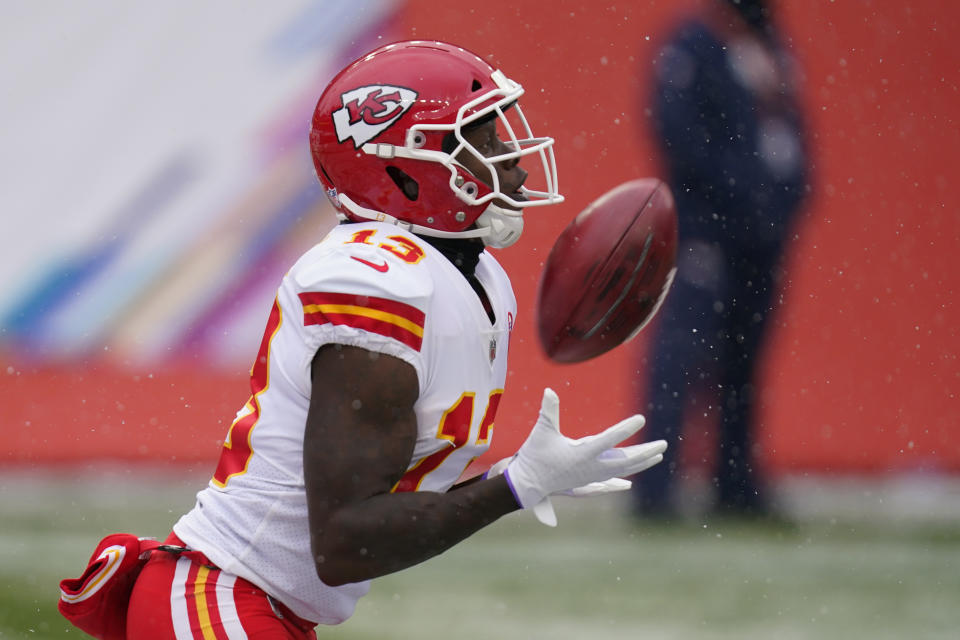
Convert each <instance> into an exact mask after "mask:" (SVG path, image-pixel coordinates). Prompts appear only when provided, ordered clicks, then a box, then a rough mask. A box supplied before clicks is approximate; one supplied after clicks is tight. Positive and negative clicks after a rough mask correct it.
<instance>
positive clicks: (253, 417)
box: [212, 298, 283, 489]
mask: <svg viewBox="0 0 960 640" xmlns="http://www.w3.org/2000/svg"><path fill="white" fill-rule="evenodd" d="M282 321H283V313H282V312H281V311H280V304H279V302H278V301H277V299H276V298H274V300H273V308H272V309H271V310H270V318H269V319H268V320H267V328H266V329H265V330H264V332H263V340H261V342H260V350H259V351H258V352H257V360H256V362H254V363H253V367H252V368H251V369H250V392H251V395H250V399H249V400H247V404H245V405H244V407H243V410H242V411H241V412H240V415H238V416H237V419H236V420H234V421H233V424H232V425H230V430H229V431H228V432H227V439H226V440H225V441H224V443H223V449H221V451H220V461H219V462H218V463H217V470H216V471H215V472H214V473H213V480H212V482H213V484H215V485H216V486H218V487H220V488H221V489H222V488H223V487H225V486H227V481H228V480H229V479H230V478H232V477H234V476H239V475H241V474H244V473H246V472H247V465H248V464H250V458H251V457H253V447H252V446H251V444H250V436H251V434H252V433H253V427H254V426H255V425H256V424H257V420H259V419H260V400H259V398H260V394H262V393H263V392H264V391H266V390H267V388H269V386H270V342H271V341H272V340H273V336H275V335H277V331H279V330H280V323H281V322H282Z"/></svg>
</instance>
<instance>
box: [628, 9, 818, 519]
mask: <svg viewBox="0 0 960 640" xmlns="http://www.w3.org/2000/svg"><path fill="white" fill-rule="evenodd" d="M773 4H774V2H772V1H765V0H712V1H711V2H709V3H708V6H707V7H706V9H705V10H704V12H703V13H702V14H700V15H697V16H695V17H692V18H690V19H688V20H686V21H685V22H683V23H681V24H680V26H679V28H678V29H677V30H676V31H675V32H674V33H673V34H672V35H671V36H669V38H668V40H667V44H666V45H665V46H664V47H663V49H662V50H661V52H660V54H659V56H658V57H657V59H656V63H655V71H654V74H655V80H654V87H653V89H654V91H653V96H652V111H653V116H652V124H653V128H654V130H655V131H654V133H655V136H656V139H657V141H658V143H659V145H660V151H661V157H662V161H663V165H664V167H665V169H666V171H667V180H668V182H669V184H670V186H671V188H672V190H673V194H674V196H675V198H676V204H677V211H678V215H679V232H680V236H679V242H680V244H679V251H678V257H677V268H678V273H677V277H676V279H675V282H674V285H673V291H672V293H671V294H670V295H669V296H667V299H666V302H665V305H664V308H663V309H662V311H661V313H660V317H659V319H658V321H657V324H656V325H655V327H656V328H655V329H654V332H655V333H654V334H653V335H652V336H651V341H650V343H649V344H650V349H651V353H650V366H649V368H648V371H649V379H648V386H647V391H646V404H645V413H646V415H647V416H648V418H649V419H650V430H649V433H651V434H653V437H656V438H666V437H669V438H677V437H682V435H683V430H684V427H685V425H687V426H688V425H689V424H690V423H691V422H692V420H691V418H692V417H694V416H695V415H699V416H703V415H704V414H707V415H708V416H709V417H710V418H711V419H713V418H716V417H718V418H719V420H718V421H719V429H718V433H717V434H716V436H717V447H716V459H715V461H714V464H715V467H714V472H713V473H712V474H711V477H712V481H713V488H712V492H713V494H714V495H713V496H712V499H713V500H714V506H715V509H716V511H717V512H718V513H724V514H730V515H734V516H738V515H742V516H761V515H766V514H767V513H768V511H769V510H770V507H771V505H770V504H769V495H768V492H766V491H765V490H764V486H763V482H762V479H761V478H760V477H759V474H758V470H757V464H756V444H755V441H754V436H755V435H756V425H757V409H758V398H759V396H760V393H759V389H760V388H761V387H762V380H759V379H758V378H757V365H758V363H759V361H760V356H761V353H762V349H763V346H764V340H765V339H766V337H767V335H768V333H769V332H768V329H769V327H770V323H771V320H772V318H773V317H774V311H775V309H776V308H777V306H778V304H779V301H780V300H779V297H780V294H779V292H778V288H779V284H780V282H779V281H780V269H781V260H782V258H783V255H784V251H785V249H786V248H787V245H788V242H789V237H790V235H791V234H792V233H793V231H792V225H793V222H794V220H795V218H796V216H797V214H798V211H799V210H800V207H801V204H802V203H803V200H804V197H805V195H806V193H807V190H808V188H807V182H808V167H809V162H808V155H807V150H806V144H805V140H804V126H803V122H802V117H801V112H800V106H799V104H798V95H797V93H798V74H797V70H796V69H795V66H794V62H793V61H792V59H791V57H790V56H789V54H788V51H787V49H786V45H785V43H784V41H783V39H782V36H781V34H780V33H779V32H778V30H777V27H776V24H775V22H774V15H773ZM698 422H702V420H698ZM688 435H689V434H688ZM685 477H686V476H685V473H684V469H681V468H680V466H679V459H678V456H677V454H675V455H674V457H673V458H670V459H668V461H667V463H665V464H662V465H659V466H658V467H657V468H655V469H652V470H651V471H650V472H648V473H646V474H644V475H643V477H641V478H639V479H638V482H636V483H635V484H634V490H635V494H634V495H635V497H636V507H637V510H638V511H639V513H640V514H642V515H643V516H644V517H651V516H663V517H667V518H671V517H674V516H677V515H679V511H680V507H681V505H682V503H683V499H682V496H681V495H680V494H681V491H680V488H681V487H682V485H683V484H684V483H683V482H682V481H683V480H684V479H685Z"/></svg>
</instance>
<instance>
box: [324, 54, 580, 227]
mask: <svg viewBox="0 0 960 640" xmlns="http://www.w3.org/2000/svg"><path fill="white" fill-rule="evenodd" d="M522 95H523V88H522V87H521V86H520V85H519V84H517V83H516V82H513V81H511V80H509V79H508V78H507V77H506V76H504V75H503V73H501V72H500V71H495V70H494V69H493V68H492V67H490V66H489V65H488V64H487V63H486V62H484V61H482V60H481V59H480V58H478V57H476V56H475V55H473V54H471V53H469V52H467V51H464V50H463V49H460V48H458V47H454V46H452V45H448V44H445V43H438V42H420V41H413V42H402V43H396V44H393V45H387V46H385V47H381V48H380V49H377V50H376V51H374V52H372V53H370V54H368V55H367V56H365V57H364V58H361V59H360V60H358V61H356V62H354V63H353V64H351V65H350V66H348V67H347V68H346V69H344V70H343V71H341V72H340V74H339V75H338V76H337V77H336V78H334V80H333V81H331V83H330V85H328V87H327V89H326V91H324V93H323V95H322V96H321V97H320V100H319V102H318V103H317V108H316V110H315V112H314V118H313V123H312V127H311V131H310V143H311V145H310V146H311V152H312V155H313V160H314V165H315V167H316V170H317V175H318V177H319V178H320V181H321V182H322V183H323V185H324V187H325V188H326V190H327V194H328V196H330V199H331V201H332V202H333V203H334V206H336V207H337V208H338V210H339V211H340V214H341V216H342V217H343V218H346V219H349V220H354V221H359V220H364V219H375V220H382V221H388V222H394V223H396V224H399V225H401V226H404V227H406V228H409V229H411V230H413V231H414V232H416V233H422V234H424V235H435V236H443V237H481V238H484V239H485V241H487V242H488V244H490V245H491V246H506V244H504V240H505V238H500V239H498V238H497V237H496V235H497V233H496V229H497V228H500V229H504V228H505V227H509V228H510V229H511V230H510V231H509V232H504V233H505V234H506V236H508V238H506V239H507V240H509V242H507V244H509V243H512V242H513V241H515V240H516V237H519V230H518V229H520V228H522V210H523V209H524V208H526V207H529V206H539V205H545V204H552V203H555V202H561V201H562V200H563V197H562V196H561V195H560V194H559V193H558V191H557V173H556V163H555V160H554V156H553V149H552V146H553V139H552V138H545V137H540V138H537V137H535V136H534V135H533V134H532V132H531V129H530V126H529V123H528V122H527V120H526V118H525V116H524V114H523V111H522V110H521V109H520V106H519V104H517V101H518V99H519V98H520V96H522ZM491 121H495V122H496V127H495V129H492V128H491V130H493V131H496V145H495V148H483V149H478V148H477V147H476V146H474V144H472V143H471V134H470V131H471V130H476V129H478V128H479V127H481V126H483V125H487V126H488V127H490V125H489V124H487V123H490V122H491ZM527 156H533V157H534V158H535V159H536V160H539V162H534V163H532V165H534V167H533V168H534V169H535V170H536V171H537V173H538V178H539V180H540V181H542V183H543V186H542V187H541V188H539V189H531V188H529V187H526V186H523V185H522V184H509V181H506V180H503V179H502V178H501V171H505V169H504V167H513V166H515V165H516V164H517V163H518V162H519V161H520V160H523V159H526V158H527ZM498 165H499V166H498ZM468 166H469V167H472V168H473V169H474V170H473V171H471V170H470V169H468ZM498 169H499V170H498ZM519 173H520V174H522V175H523V176H524V177H525V176H526V172H525V171H520V172H519ZM513 182H517V180H516V179H515V178H514V179H513ZM519 182H521V183H522V182H524V180H523V178H520V180H519ZM488 209H490V212H489V214H488V215H487V216H484V217H483V219H480V218H481V216H482V215H483V214H484V213H485V212H487V210H488ZM510 218H520V221H519V225H518V224H517V221H516V220H510ZM478 219H480V220H478ZM491 220H500V222H501V223H502V224H499V225H498V224H494V223H492V222H491ZM501 235H503V234H501ZM510 238H512V239H510Z"/></svg>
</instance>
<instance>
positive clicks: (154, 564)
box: [127, 535, 317, 640]
mask: <svg viewBox="0 0 960 640" xmlns="http://www.w3.org/2000/svg"><path fill="white" fill-rule="evenodd" d="M167 544H171V545H180V544H182V543H181V542H180V541H179V540H178V539H177V538H176V537H175V536H173V535H171V536H170V538H168V539H167ZM190 555H192V556H193V557H187V556H180V555H177V554H174V553H169V552H166V551H154V552H153V554H152V555H151V556H150V560H149V561H148V562H147V564H146V565H145V566H144V568H143V571H141V573H140V575H139V577H138V578H137V582H136V584H135V585H134V587H133V594H132V596H131V597H130V607H129V609H128V610H127V637H128V638H130V640H242V639H246V638H250V639H256V640H260V639H263V640H306V639H311V640H316V637H317V636H316V633H315V632H314V631H313V626H314V625H313V624H311V623H309V622H307V621H305V620H301V619H300V618H297V617H296V616H295V615H294V614H293V613H292V612H291V611H290V610H288V609H287V608H286V607H285V606H283V605H282V604H280V603H279V602H277V601H276V600H273V599H271V598H270V597H269V596H267V594H266V593H265V592H264V591H263V590H262V589H260V588H258V587H256V586H254V585H253V584H251V583H250V582H248V581H246V580H244V579H243V578H238V577H236V576H234V575H231V574H229V573H224V572H223V571H221V570H220V569H218V568H216V567H213V566H211V565H209V564H205V563H204V562H205V560H206V559H205V558H204V557H203V556H200V557H199V558H198V557H196V556H195V555H193V554H190ZM197 555H199V554H197Z"/></svg>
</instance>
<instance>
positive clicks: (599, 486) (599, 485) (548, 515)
mask: <svg viewBox="0 0 960 640" xmlns="http://www.w3.org/2000/svg"><path fill="white" fill-rule="evenodd" d="M515 457H516V455H512V456H510V457H509V458H504V459H503V460H498V461H497V462H495V463H494V464H493V465H491V466H490V468H489V469H487V472H486V473H485V474H483V477H484V478H493V477H494V476H498V475H500V474H501V473H503V471H504V469H506V468H507V465H508V464H510V461H511V460H513V459H514V458H515ZM631 486H633V483H632V482H630V481H629V480H624V479H623V478H610V479H609V480H604V481H603V482H591V483H590V484H586V485H583V486H582V487H574V488H573V489H566V490H564V491H557V492H556V493H553V494H551V495H554V496H570V497H572V498H589V497H592V496H599V495H603V494H606V493H616V492H617V491H626V490H627V489H629V488H630V487H631ZM533 515H535V516H536V517H537V520H539V521H540V522H542V523H543V524H545V525H547V526H548V527H555V526H557V514H556V512H555V511H554V510H553V503H552V502H551V501H550V496H547V497H546V498H544V499H543V500H541V501H540V502H538V503H537V504H535V505H534V506H533Z"/></svg>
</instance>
